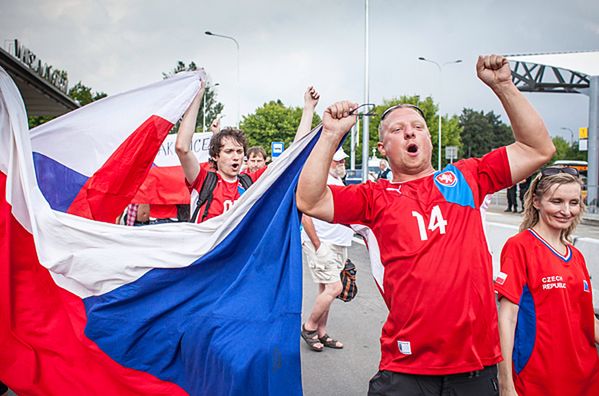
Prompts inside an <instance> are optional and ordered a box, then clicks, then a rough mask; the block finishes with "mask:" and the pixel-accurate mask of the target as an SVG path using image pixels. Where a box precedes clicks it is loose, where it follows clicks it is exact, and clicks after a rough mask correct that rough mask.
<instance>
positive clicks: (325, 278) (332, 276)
mask: <svg viewBox="0 0 599 396" xmlns="http://www.w3.org/2000/svg"><path fill="white" fill-rule="evenodd" d="M302 256H303V259H304V263H306V265H307V266H308V269H309V270H310V275H311V276H312V280H313V281H314V283H335V282H337V281H339V280H340V278H339V273H340V272H341V270H342V269H343V266H344V265H345V260H347V247H346V246H339V245H335V244H332V243H327V242H320V247H319V248H318V251H315V249H314V245H313V244H312V242H310V241H303V242H302Z"/></svg>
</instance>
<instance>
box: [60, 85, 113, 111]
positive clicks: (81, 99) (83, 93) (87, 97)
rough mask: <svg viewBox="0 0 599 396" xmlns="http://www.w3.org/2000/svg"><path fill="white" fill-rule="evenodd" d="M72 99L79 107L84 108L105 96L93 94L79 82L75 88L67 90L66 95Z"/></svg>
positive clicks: (104, 94)
mask: <svg viewBox="0 0 599 396" xmlns="http://www.w3.org/2000/svg"><path fill="white" fill-rule="evenodd" d="M68 95H69V96H70V97H71V98H72V99H74V100H75V101H76V102H77V103H79V105H80V106H85V105H86V104H89V103H91V102H95V101H96V100H99V99H102V98H105V97H106V96H107V95H106V93H104V92H93V93H92V89H91V88H90V87H87V86H85V85H83V83H81V81H79V82H78V83H77V84H75V86H73V87H72V88H71V89H69V94H68Z"/></svg>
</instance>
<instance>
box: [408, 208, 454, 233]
mask: <svg viewBox="0 0 599 396" xmlns="http://www.w3.org/2000/svg"><path fill="white" fill-rule="evenodd" d="M412 216H414V217H415V218H416V222H417V223H418V232H420V239H421V240H423V241H426V240H428V234H427V232H426V230H427V228H426V227H425V225H424V216H422V214H420V213H418V212H416V211H415V210H414V211H412ZM446 226H447V220H445V219H444V218H443V213H441V208H439V205H435V206H434V207H433V210H431V215H430V219H429V222H428V230H429V231H431V232H433V231H435V230H436V229H437V228H438V229H439V232H440V233H441V234H445V227H446Z"/></svg>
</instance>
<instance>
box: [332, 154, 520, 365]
mask: <svg viewBox="0 0 599 396" xmlns="http://www.w3.org/2000/svg"><path fill="white" fill-rule="evenodd" d="M511 184H512V182H511V175H510V168H509V163H508V159H507V154H506V151H505V148H500V149H498V150H495V151H493V152H491V153H489V154H487V155H485V156H484V157H483V158H481V159H477V158H471V159H467V160H462V161H459V162H457V163H455V164H453V165H448V166H447V167H445V168H444V169H443V170H442V171H437V172H435V173H434V174H433V175H430V176H427V177H423V178H420V179H417V180H412V181H409V182H405V183H392V182H390V181H387V180H379V181H378V182H376V183H372V182H370V183H365V184H359V185H353V186H348V187H331V190H332V192H333V200H334V208H335V214H334V222H335V223H343V224H356V223H357V224H363V225H366V226H368V227H370V229H371V230H372V231H373V233H374V235H375V237H376V239H377V242H378V246H379V249H380V252H381V254H380V255H381V262H382V265H383V266H384V275H383V284H382V285H380V286H382V293H383V298H384V300H385V302H386V304H387V307H388V308H389V316H388V318H387V321H386V322H385V324H384V326H383V331H382V335H381V352H382V353H381V355H382V356H381V363H380V369H381V370H390V371H396V372H403V373H408V374H426V375H443V374H452V373H460V372H467V371H473V370H478V369H481V368H482V367H483V366H488V365H493V364H495V363H497V362H498V361H499V360H500V356H501V351H500V348H499V334H498V330H497V308H496V305H495V296H494V293H493V279H492V272H493V271H492V264H491V255H490V253H489V251H488V248H487V243H486V238H485V235H484V229H483V224H482V219H481V212H480V205H481V204H482V202H483V201H484V198H485V196H486V195H487V194H490V193H493V192H495V191H498V190H500V189H502V188H505V187H506V186H509V185H511Z"/></svg>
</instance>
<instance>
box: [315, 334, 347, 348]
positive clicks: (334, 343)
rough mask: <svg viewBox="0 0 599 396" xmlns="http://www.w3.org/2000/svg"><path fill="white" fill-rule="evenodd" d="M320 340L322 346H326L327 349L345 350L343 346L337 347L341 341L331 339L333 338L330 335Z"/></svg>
mask: <svg viewBox="0 0 599 396" xmlns="http://www.w3.org/2000/svg"><path fill="white" fill-rule="evenodd" d="M318 340H319V341H320V343H321V344H322V345H324V346H325V347H327V348H333V349H343V345H341V346H339V345H337V343H338V342H339V341H337V340H335V339H333V338H331V336H330V335H328V334H325V335H323V336H322V337H318Z"/></svg>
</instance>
